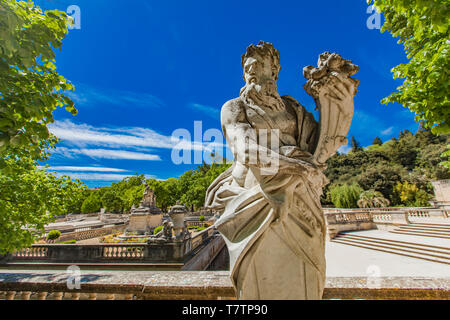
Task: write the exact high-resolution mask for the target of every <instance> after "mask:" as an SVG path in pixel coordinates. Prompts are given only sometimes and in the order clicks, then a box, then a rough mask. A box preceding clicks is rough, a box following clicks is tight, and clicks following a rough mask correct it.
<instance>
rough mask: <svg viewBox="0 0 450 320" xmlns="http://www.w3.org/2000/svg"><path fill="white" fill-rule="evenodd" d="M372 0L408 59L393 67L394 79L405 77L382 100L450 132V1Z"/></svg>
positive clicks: (433, 126)
mask: <svg viewBox="0 0 450 320" xmlns="http://www.w3.org/2000/svg"><path fill="white" fill-rule="evenodd" d="M372 2H373V3H374V5H375V6H376V8H377V10H379V11H381V12H383V14H384V18H385V23H384V25H383V27H382V28H381V32H384V31H389V32H390V33H391V34H392V36H393V37H398V38H399V43H403V45H404V48H405V52H406V53H407V57H408V59H409V62H408V63H404V64H400V65H398V66H396V67H394V68H393V69H392V72H393V74H394V78H395V79H396V78H403V79H405V80H404V82H403V84H402V85H401V86H400V87H398V88H397V89H398V91H397V92H394V93H392V94H391V95H390V96H389V97H387V98H384V99H383V100H382V103H383V104H387V103H389V102H397V103H400V104H402V105H403V106H405V107H408V108H409V109H410V110H411V111H412V112H415V113H416V121H419V120H423V125H424V126H425V127H427V128H432V131H433V133H443V134H447V133H450V124H449V118H450V108H449V105H450V103H449V96H448V94H449V91H450V90H449V84H448V79H449V72H450V71H449V70H450V57H449V54H450V52H449V51H450V50H449V49H450V42H449V30H448V27H449V22H448V21H449V20H448V19H449V16H450V3H449V1H448V0H408V1H406V0H373V1H372V0H368V3H369V4H370V3H372Z"/></svg>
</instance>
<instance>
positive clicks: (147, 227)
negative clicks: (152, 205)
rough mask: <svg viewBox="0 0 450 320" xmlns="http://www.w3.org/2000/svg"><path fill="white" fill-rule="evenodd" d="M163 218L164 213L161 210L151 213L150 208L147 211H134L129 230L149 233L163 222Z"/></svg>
mask: <svg viewBox="0 0 450 320" xmlns="http://www.w3.org/2000/svg"><path fill="white" fill-rule="evenodd" d="M146 209H149V208H146ZM136 210H137V209H136ZM162 218H163V215H162V212H161V211H160V212H159V213H151V212H150V210H146V212H132V213H131V215H130V222H129V224H128V228H127V231H129V232H138V233H146V232H147V233H149V232H151V231H152V230H153V229H154V228H156V227H157V226H160V225H161V224H162Z"/></svg>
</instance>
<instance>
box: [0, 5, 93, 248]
mask: <svg viewBox="0 0 450 320" xmlns="http://www.w3.org/2000/svg"><path fill="white" fill-rule="evenodd" d="M67 23H68V18H67V15H66V14H65V13H64V12H61V11H57V10H52V11H46V12H42V10H41V9H39V8H38V7H35V6H34V4H33V3H32V2H24V1H21V2H18V1H15V0H0V155H1V157H0V229H1V230H2V232H1V233H0V254H2V253H4V252H8V251H12V250H14V249H16V248H21V247H24V246H29V245H31V244H32V243H33V242H34V239H35V237H36V236H37V235H39V234H41V233H43V232H44V226H45V224H47V223H48V222H50V221H52V219H54V217H55V216H57V215H61V214H65V213H68V212H71V211H73V210H75V209H76V208H77V207H78V206H79V205H80V203H77V202H79V201H80V200H81V199H80V198H79V195H80V194H83V193H84V192H85V190H86V186H85V185H84V184H82V183H81V182H80V181H74V180H72V179H71V178H69V177H64V176H62V177H57V176H55V175H53V174H50V173H49V172H47V171H46V170H44V169H42V168H40V167H39V162H40V161H45V160H46V159H48V157H49V155H50V150H51V149H52V148H54V147H55V145H56V143H57V139H56V138H55V137H54V136H53V135H52V134H51V133H50V132H49V130H48V128H47V125H48V124H49V123H52V122H53V121H54V119H53V111H54V110H55V109H57V108H60V107H65V108H66V109H67V111H69V112H71V113H72V114H76V112H77V111H76V109H75V108H74V103H73V102H72V101H71V100H70V98H68V97H67V96H66V95H64V91H65V90H73V89H74V88H73V86H72V84H71V83H70V82H68V81H67V80H66V79H65V78H64V77H63V76H61V75H60V74H58V73H57V71H56V66H55V52H54V50H56V49H60V48H61V46H62V39H63V38H64V37H65V35H66V34H67V32H68V31H67ZM30 230H33V233H32V232H30Z"/></svg>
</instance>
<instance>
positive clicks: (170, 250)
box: [0, 226, 216, 269]
mask: <svg viewBox="0 0 450 320" xmlns="http://www.w3.org/2000/svg"><path fill="white" fill-rule="evenodd" d="M121 227H122V228H123V227H124V226H121ZM114 228H116V227H111V230H109V231H113V230H115V229H114ZM97 231H99V232H100V231H102V230H101V229H99V230H89V231H83V232H84V233H88V232H97ZM103 231H105V232H106V231H107V230H103ZM215 232H216V231H215V229H214V227H213V226H211V227H209V228H207V229H205V230H202V231H200V232H198V233H195V234H194V235H193V237H192V238H190V239H185V240H183V241H172V242H155V243H150V244H147V243H145V244H143V243H141V244H139V243H126V244H96V245H80V244H34V245H32V246H31V247H30V248H24V249H21V250H17V251H15V252H13V253H11V254H8V255H6V256H4V257H3V258H2V259H0V265H1V264H4V265H6V266H8V265H11V263H13V264H17V263H19V264H20V263H24V262H25V263H28V264H29V263H46V264H50V265H52V264H71V263H73V262H74V261H76V262H79V263H91V264H105V263H110V262H113V263H135V262H139V263H147V264H148V263H150V264H151V263H175V264H177V265H176V266H174V268H175V269H179V268H181V267H182V266H183V263H185V262H187V261H188V260H189V259H191V258H192V255H193V253H194V252H197V251H198V250H201V248H202V247H201V246H202V245H206V244H208V243H209V241H210V240H211V239H212V238H214V235H215ZM80 237H81V236H80ZM197 248H198V250H196V249H197ZM195 250H196V251H195ZM178 264H180V265H178Z"/></svg>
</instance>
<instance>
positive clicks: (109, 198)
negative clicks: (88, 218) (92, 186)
mask: <svg viewBox="0 0 450 320" xmlns="http://www.w3.org/2000/svg"><path fill="white" fill-rule="evenodd" d="M101 200H102V205H103V207H104V208H105V209H106V211H109V212H114V213H119V212H122V210H123V200H122V199H121V198H120V196H119V194H118V193H117V192H116V191H115V190H114V189H112V188H110V189H109V190H107V191H106V192H105V193H104V194H103V196H102V199H101Z"/></svg>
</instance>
